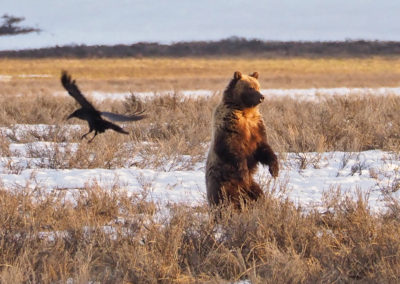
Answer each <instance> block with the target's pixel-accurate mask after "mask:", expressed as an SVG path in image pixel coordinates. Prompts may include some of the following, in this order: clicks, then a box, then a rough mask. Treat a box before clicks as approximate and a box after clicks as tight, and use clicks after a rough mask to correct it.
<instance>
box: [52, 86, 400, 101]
mask: <svg viewBox="0 0 400 284" xmlns="http://www.w3.org/2000/svg"><path fill="white" fill-rule="evenodd" d="M261 93H262V94H264V95H265V96H266V97H267V98H285V97H289V98H293V99H298V100H307V101H314V100H318V99H321V98H326V97H330V96H349V95H376V96H381V95H396V96H399V95H400V87H381V88H346V87H342V88H309V89H262V90H261ZM54 94H55V95H67V93H66V92H56V93H54ZM133 94H134V95H135V97H137V98H138V99H142V100H148V99H152V98H154V97H156V96H165V95H170V96H172V95H174V94H176V95H177V96H178V97H181V98H199V97H205V98H207V97H210V96H213V95H214V94H216V95H219V94H221V92H220V91H211V90H183V91H177V92H175V91H173V90H167V91H159V92H133ZM87 95H88V97H89V98H90V99H92V100H94V101H98V102H101V101H104V100H124V99H126V98H128V97H129V96H131V93H130V92H121V93H108V92H99V91H94V92H88V94H87Z"/></svg>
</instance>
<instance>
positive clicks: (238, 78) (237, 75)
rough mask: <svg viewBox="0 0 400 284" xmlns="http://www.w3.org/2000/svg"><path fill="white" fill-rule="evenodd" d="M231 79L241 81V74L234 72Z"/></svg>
mask: <svg viewBox="0 0 400 284" xmlns="http://www.w3.org/2000/svg"><path fill="white" fill-rule="evenodd" d="M233 79H235V80H240V79H242V73H241V72H240V71H236V72H235V73H234V74H233Z"/></svg>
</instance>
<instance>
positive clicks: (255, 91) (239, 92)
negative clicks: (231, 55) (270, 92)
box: [223, 71, 264, 109]
mask: <svg viewBox="0 0 400 284" xmlns="http://www.w3.org/2000/svg"><path fill="white" fill-rule="evenodd" d="M263 100H264V96H263V95H262V94H261V93H260V84H259V83H258V72H254V73H253V74H251V75H243V74H242V73H241V72H239V71H236V72H235V73H234V74H233V79H232V80H231V82H230V83H229V85H228V87H227V88H226V90H225V92H224V96H223V101H224V103H225V104H228V105H231V106H232V107H234V108H237V109H245V108H251V107H255V106H257V105H258V104H260V103H261V102H262V101H263Z"/></svg>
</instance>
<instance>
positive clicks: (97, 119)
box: [61, 71, 146, 143]
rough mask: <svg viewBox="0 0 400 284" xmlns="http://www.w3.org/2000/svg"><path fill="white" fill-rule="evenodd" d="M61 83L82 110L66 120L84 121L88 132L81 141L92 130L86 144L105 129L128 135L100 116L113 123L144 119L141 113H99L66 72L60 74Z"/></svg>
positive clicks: (78, 110)
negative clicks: (128, 114) (87, 126)
mask: <svg viewBox="0 0 400 284" xmlns="http://www.w3.org/2000/svg"><path fill="white" fill-rule="evenodd" d="M61 83H62V85H63V86H64V88H65V89H66V90H67V91H68V93H69V94H70V95H71V96H72V97H73V98H74V99H75V100H76V101H77V102H78V103H79V104H80V105H81V106H82V108H80V109H77V110H76V111H74V112H73V113H71V114H70V115H69V116H68V118H67V119H70V118H72V117H76V118H79V119H83V120H86V121H87V122H88V124H89V132H88V133H86V134H84V135H83V136H82V137H81V139H83V138H85V137H86V135H88V134H89V133H90V132H92V131H93V130H94V136H93V137H92V139H90V140H89V141H88V143H90V142H92V140H93V139H94V137H96V135H97V133H103V132H104V131H106V130H107V129H112V130H114V131H117V132H119V133H123V134H129V133H128V132H126V131H125V130H123V129H122V128H121V127H119V126H118V125H116V124H114V123H112V122H110V121H107V120H104V119H103V118H102V116H105V117H107V118H109V119H111V120H113V121H120V122H123V121H137V120H141V119H143V118H145V117H146V115H143V114H142V113H143V111H136V112H135V113H134V114H132V115H130V116H126V115H122V114H116V113H112V112H100V111H98V110H97V109H95V108H94V106H93V105H92V104H91V103H89V101H88V100H87V99H86V98H85V97H84V96H83V94H82V93H81V91H80V90H79V88H78V86H77V85H76V83H75V80H71V76H70V75H68V73H67V72H66V71H63V72H62V75H61Z"/></svg>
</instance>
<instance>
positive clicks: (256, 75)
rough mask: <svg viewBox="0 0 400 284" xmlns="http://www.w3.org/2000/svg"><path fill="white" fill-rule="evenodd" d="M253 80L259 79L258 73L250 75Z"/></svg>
mask: <svg viewBox="0 0 400 284" xmlns="http://www.w3.org/2000/svg"><path fill="white" fill-rule="evenodd" d="M250 76H251V77H253V78H256V79H258V72H254V73H253V74H251V75H250Z"/></svg>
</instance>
